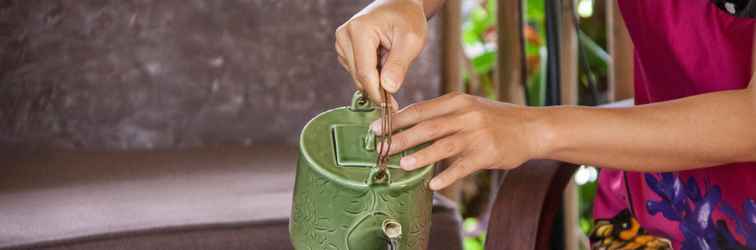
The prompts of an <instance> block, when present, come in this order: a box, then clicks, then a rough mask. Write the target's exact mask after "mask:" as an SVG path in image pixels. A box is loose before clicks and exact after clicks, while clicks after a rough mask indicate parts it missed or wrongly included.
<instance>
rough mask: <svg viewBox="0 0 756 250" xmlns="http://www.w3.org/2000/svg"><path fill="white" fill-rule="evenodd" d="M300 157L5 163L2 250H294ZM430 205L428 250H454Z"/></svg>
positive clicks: (267, 153)
mask: <svg viewBox="0 0 756 250" xmlns="http://www.w3.org/2000/svg"><path fill="white" fill-rule="evenodd" d="M296 155H297V153H296V149H295V148H293V147H286V146H259V147H247V148H245V147H222V148H220V147H218V148H209V149H193V150H183V151H144V152H113V153H107V152H90V153H84V152H25V153H13V154H9V155H7V156H3V157H2V158H3V159H0V166H2V173H3V174H2V175H0V225H2V226H0V249H291V246H290V244H289V240H288V229H287V226H288V217H289V212H290V205H291V192H292V187H293V178H294V177H293V176H294V175H293V173H294V168H295V166H296ZM436 202H437V204H436V206H434V217H433V220H434V221H433V228H432V231H433V233H432V234H433V235H432V236H431V238H432V239H434V238H435V239H443V240H439V241H440V242H439V243H438V244H441V245H439V246H435V247H434V246H431V249H459V248H460V247H461V246H460V245H461V239H460V236H459V217H458V215H457V213H456V211H455V210H454V208H453V206H452V205H450V204H449V202H448V201H444V200H443V199H441V200H438V199H436ZM450 246H454V247H451V248H450ZM457 246H460V247H457Z"/></svg>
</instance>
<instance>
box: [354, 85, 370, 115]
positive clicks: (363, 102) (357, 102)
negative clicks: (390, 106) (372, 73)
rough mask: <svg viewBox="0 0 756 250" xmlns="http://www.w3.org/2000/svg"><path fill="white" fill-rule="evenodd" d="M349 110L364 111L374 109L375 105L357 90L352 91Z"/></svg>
mask: <svg viewBox="0 0 756 250" xmlns="http://www.w3.org/2000/svg"><path fill="white" fill-rule="evenodd" d="M349 110H351V111H355V112H366V111H373V110H375V107H374V106H373V102H371V101H370V99H368V98H367V97H365V94H363V93H362V91H359V90H357V91H355V92H354V95H352V105H350V106H349Z"/></svg>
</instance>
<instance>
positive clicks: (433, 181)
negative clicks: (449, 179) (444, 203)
mask: <svg viewBox="0 0 756 250" xmlns="http://www.w3.org/2000/svg"><path fill="white" fill-rule="evenodd" d="M440 186H441V181H439V180H438V179H436V178H433V179H431V182H430V184H428V187H430V189H431V190H438V189H439V188H441V187H440Z"/></svg>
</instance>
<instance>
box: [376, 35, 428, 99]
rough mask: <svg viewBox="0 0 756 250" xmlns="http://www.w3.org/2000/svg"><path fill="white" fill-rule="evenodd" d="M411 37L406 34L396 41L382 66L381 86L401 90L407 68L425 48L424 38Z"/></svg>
mask: <svg viewBox="0 0 756 250" xmlns="http://www.w3.org/2000/svg"><path fill="white" fill-rule="evenodd" d="M409 37H410V36H404V37H403V38H400V39H398V40H397V41H396V42H395V44H394V45H393V46H392V47H391V49H389V51H388V55H387V57H386V61H385V62H384V63H383V66H382V68H381V75H380V77H381V86H383V88H384V89H385V90H386V91H388V92H391V93H396V91H398V90H399V88H400V87H401V86H402V83H404V77H405V75H406V74H407V70H409V67H410V65H411V64H412V62H413V61H414V60H415V58H416V57H417V56H418V55H419V54H420V51H422V49H423V42H422V40H420V39H417V38H409Z"/></svg>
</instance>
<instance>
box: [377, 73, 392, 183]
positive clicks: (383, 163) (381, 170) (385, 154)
mask: <svg viewBox="0 0 756 250" xmlns="http://www.w3.org/2000/svg"><path fill="white" fill-rule="evenodd" d="M381 93H382V94H383V103H384V104H383V105H382V106H381V107H380V108H381V109H382V110H381V123H382V124H381V125H382V126H381V130H383V131H381V132H383V136H381V138H380V145H381V146H380V149H378V157H377V159H376V162H375V165H376V166H378V174H377V175H376V178H378V179H383V178H384V177H385V176H386V171H387V169H388V166H387V164H388V160H389V156H390V155H389V152H390V151H391V136H392V133H393V130H392V129H391V107H390V106H389V97H390V96H391V95H389V93H388V91H386V90H385V89H383V87H381ZM383 145H386V146H385V148H386V149H385V150H384V146H383Z"/></svg>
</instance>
